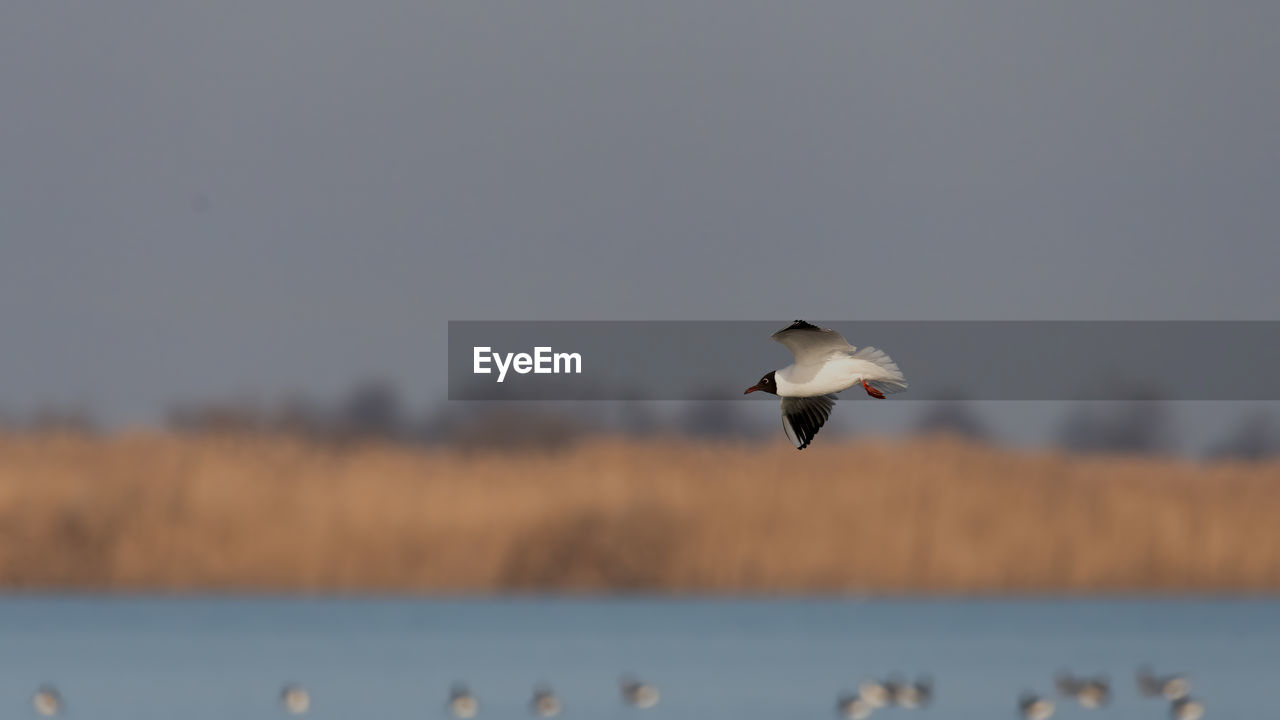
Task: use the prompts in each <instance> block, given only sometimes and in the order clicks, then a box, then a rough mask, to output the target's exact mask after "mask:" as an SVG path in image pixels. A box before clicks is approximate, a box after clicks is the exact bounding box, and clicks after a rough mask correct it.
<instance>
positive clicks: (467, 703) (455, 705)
mask: <svg viewBox="0 0 1280 720" xmlns="http://www.w3.org/2000/svg"><path fill="white" fill-rule="evenodd" d="M479 712H480V701H479V700H477V699H476V696H475V695H472V694H471V691H470V690H468V689H467V686H466V685H463V684H462V683H457V684H455V685H454V686H453V687H452V688H450V689H449V713H450V714H452V715H453V716H454V717H456V718H459V720H469V718H473V717H475V716H476V714H477V713H479Z"/></svg>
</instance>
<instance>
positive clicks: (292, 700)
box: [280, 683, 311, 715]
mask: <svg viewBox="0 0 1280 720" xmlns="http://www.w3.org/2000/svg"><path fill="white" fill-rule="evenodd" d="M280 705H281V706H282V707H283V708H284V709H285V712H287V713H289V714H290V715H304V714H306V712H307V711H308V710H310V709H311V693H309V692H307V690H306V688H304V687H302V686H301V685H298V684H295V683H289V684H288V685H285V686H284V687H283V688H281V689H280Z"/></svg>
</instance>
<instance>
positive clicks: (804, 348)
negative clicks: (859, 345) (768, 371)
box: [770, 320, 854, 365]
mask: <svg viewBox="0 0 1280 720" xmlns="http://www.w3.org/2000/svg"><path fill="white" fill-rule="evenodd" d="M770 337H772V338H773V339H774V340H776V341H778V342H780V343H782V344H783V345H786V346H787V349H788V350H790V351H791V354H792V355H794V356H795V358H796V364H797V365H808V364H810V363H820V362H822V361H823V360H825V359H826V358H827V356H829V355H830V354H831V353H833V352H847V353H852V352H853V351H854V347H853V346H852V345H850V344H849V341H848V340H845V339H844V336H843V335H841V334H840V333H838V332H836V331H835V330H831V329H830V328H820V327H818V326H817V325H813V324H811V323H807V322H805V321H804V320H796V321H795V322H793V323H791V324H790V325H788V326H786V327H784V328H782V329H781V330H779V331H778V332H776V333H774V334H773V335H771V336H770Z"/></svg>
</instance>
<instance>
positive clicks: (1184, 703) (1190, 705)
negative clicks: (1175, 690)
mask: <svg viewBox="0 0 1280 720" xmlns="http://www.w3.org/2000/svg"><path fill="white" fill-rule="evenodd" d="M1169 717H1171V718H1173V720H1200V718H1202V717H1204V703H1202V702H1200V701H1199V700H1193V699H1191V698H1189V697H1186V696H1183V697H1180V698H1178V699H1177V700H1174V701H1173V702H1172V703H1170V704H1169Z"/></svg>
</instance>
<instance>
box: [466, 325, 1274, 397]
mask: <svg viewBox="0 0 1280 720" xmlns="http://www.w3.org/2000/svg"><path fill="white" fill-rule="evenodd" d="M805 319H806V320H809V321H811V322H813V323H815V324H817V325H820V326H822V327H829V328H833V329H835V330H837V331H839V332H840V333H841V334H843V335H844V336H845V338H847V339H848V340H849V342H850V343H851V344H853V345H855V346H857V347H863V346H865V345H874V346H876V347H878V348H881V349H882V350H884V351H886V352H887V353H889V355H890V356H891V357H892V358H893V359H894V360H895V361H896V362H897V363H898V365H899V366H900V367H901V368H902V371H903V372H904V373H905V374H906V377H907V380H908V382H910V384H911V387H910V389H908V390H907V391H906V392H905V393H902V394H899V395H895V396H892V398H893V399H897V400H945V399H955V398H957V397H962V398H966V399H970V400H1123V399H1134V398H1159V399H1164V400H1280V322H1276V321H1168V322H1137V321H1134V322H1130V321H852V322H838V321H826V320H822V319H819V318H805ZM789 323H790V321H789V320H780V321H739V322H711V321H706V322H704V321H622V322H604V321H581V322H573V321H555V322H543V321H474V322H473V321H455V322H450V323H449V399H450V400H707V399H726V400H736V399H739V398H743V397H744V396H743V394H742V391H743V390H744V389H746V388H747V387H748V386H750V385H752V384H754V383H755V382H756V381H757V380H759V379H760V376H761V375H763V374H764V373H766V372H768V371H769V370H773V369H777V368H781V367H784V366H786V365H788V364H790V363H791V361H792V360H791V354H790V352H788V351H787V349H786V348H785V347H784V346H782V345H780V344H778V343H775V342H773V341H771V340H770V339H769V336H770V335H771V334H772V333H773V332H775V331H777V330H780V329H782V328H784V327H786V326H787V325H788V324H789ZM476 347H489V348H491V352H493V353H500V354H503V355H505V354H507V353H529V354H531V355H532V354H533V353H534V348H535V347H550V348H552V350H553V351H554V352H556V353H577V354H579V355H581V357H582V362H581V370H582V372H581V374H563V373H562V374H534V373H532V372H530V373H528V374H519V373H517V372H515V370H514V369H512V370H509V371H508V372H507V374H506V377H505V379H504V381H503V382H501V383H499V382H497V381H496V380H497V377H498V373H497V370H496V368H495V367H494V363H493V362H492V361H491V362H489V363H488V366H489V367H490V368H494V369H493V372H491V373H490V374H488V375H485V374H475V373H474V372H473V370H474V348H476ZM549 364H550V363H549V362H548V363H546V364H544V366H549ZM563 367H564V364H563V363H562V365H561V368H562V369H563ZM759 395H760V393H756V394H753V395H751V396H747V397H750V398H754V397H758V396H759ZM857 396H865V395H864V394H863V393H861V392H857V393H854V392H853V391H849V392H846V393H845V394H844V397H846V398H850V397H857Z"/></svg>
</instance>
